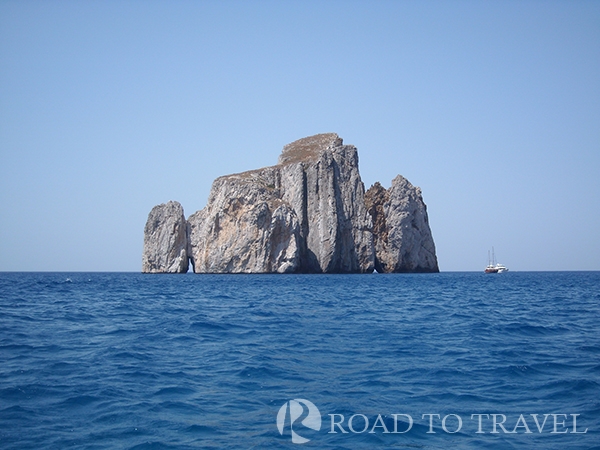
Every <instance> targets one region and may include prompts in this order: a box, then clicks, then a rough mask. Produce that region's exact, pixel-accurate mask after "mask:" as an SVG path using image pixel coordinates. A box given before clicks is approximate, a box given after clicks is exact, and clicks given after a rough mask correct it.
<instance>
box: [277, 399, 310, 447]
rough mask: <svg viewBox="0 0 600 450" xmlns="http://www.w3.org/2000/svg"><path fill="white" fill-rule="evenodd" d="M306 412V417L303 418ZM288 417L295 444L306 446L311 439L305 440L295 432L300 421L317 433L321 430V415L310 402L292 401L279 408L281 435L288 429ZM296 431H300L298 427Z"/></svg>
mask: <svg viewBox="0 0 600 450" xmlns="http://www.w3.org/2000/svg"><path fill="white" fill-rule="evenodd" d="M288 412H289V414H288ZM305 412H306V416H305V417H303V415H304V413H305ZM288 415H289V418H290V422H289V424H290V431H291V434H292V442H293V443H294V444H304V443H306V442H308V441H310V439H307V438H304V437H302V436H300V435H299V434H298V433H297V432H296V431H294V424H295V423H296V422H297V421H300V423H301V424H302V425H304V426H305V427H307V428H311V429H313V430H315V431H319V430H320V429H321V413H320V412H319V408H317V407H316V406H315V405H314V403H312V402H310V401H308V400H304V399H302V398H296V399H294V400H290V401H289V402H285V403H284V404H283V406H282V407H281V408H279V412H278V413H277V429H278V430H279V434H281V435H283V431H284V430H285V428H286V424H287V417H288ZM300 419H302V420H300ZM296 429H298V427H296Z"/></svg>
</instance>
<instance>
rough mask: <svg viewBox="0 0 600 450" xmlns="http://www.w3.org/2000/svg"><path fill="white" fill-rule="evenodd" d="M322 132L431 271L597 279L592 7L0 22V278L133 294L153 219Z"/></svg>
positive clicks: (597, 5)
mask: <svg viewBox="0 0 600 450" xmlns="http://www.w3.org/2000/svg"><path fill="white" fill-rule="evenodd" d="M325 132H335V133H338V134H339V135H340V137H342V138H343V139H344V143H345V144H352V145H355V146H356V147H357V148H358V153H359V158H360V172H361V176H362V179H363V182H364V184H365V188H369V186H371V185H372V184H373V183H374V182H376V181H379V182H381V183H382V185H383V186H385V187H389V186H390V184H391V180H392V179H393V178H394V177H395V176H396V175H397V174H402V175H403V176H405V177H406V178H407V179H408V180H410V181H411V182H412V184H414V185H416V186H420V187H421V189H422V192H423V199H424V201H425V203H426V204H427V208H428V214H429V222H430V225H431V229H432V233H433V237H434V240H435V244H436V249H437V256H438V261H439V265H440V270H442V271H482V270H483V268H484V266H485V265H486V264H487V262H488V251H489V250H490V249H491V248H492V246H493V247H494V248H495V252H496V257H497V259H498V260H499V261H500V262H501V263H503V264H505V265H506V266H508V267H509V268H510V269H511V271H537V270H600V207H599V206H600V181H599V180H600V178H599V177H600V2H597V1H566V0H565V1H552V0H549V1H528V0H523V1H511V0H508V1H485V0H483V1H427V0H425V1H418V2H417V1H399V0H398V1H391V0H389V1H381V0H368V1H352V0H345V1H334V0H329V1H328V0H321V1H311V0H304V1H299V0H298V1H294V0H276V1H267V0H254V1H234V0H223V1H208V0H207V1H185V0H176V1H152V0H150V1H133V0H124V1H110V0H105V1H94V0H91V1H86V2H78V1H41V0H40V1H10V0H3V1H0V205H1V209H0V271H134V272H138V271H140V270H141V255H142V248H143V229H144V225H145V222H146V219H147V217H148V213H149V212H150V210H151V209H152V207H153V206H155V205H157V204H160V203H164V202H167V201H169V200H177V201H179V202H180V203H181V204H182V205H183V207H184V209H185V213H186V215H190V214H192V213H194V212H195V211H197V210H199V209H201V208H203V207H204V205H205V203H206V200H207V198H208V194H209V192H210V187H211V184H212V181H213V180H214V179H215V178H217V177H218V176H221V175H226V174H230V173H236V172H242V171H245V170H250V169H255V168H259V167H264V166H269V165H273V164H275V163H276V162H277V158H278V156H279V153H280V152H281V149H282V147H283V146H284V145H285V144H287V143H289V142H292V141H295V140H296V139H299V138H302V137H305V136H310V135H313V134H317V133H325Z"/></svg>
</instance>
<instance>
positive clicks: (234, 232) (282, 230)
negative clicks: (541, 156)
mask: <svg viewBox="0 0 600 450" xmlns="http://www.w3.org/2000/svg"><path fill="white" fill-rule="evenodd" d="M186 225H187V226H186ZM188 258H189V260H190V261H191V262H192V265H193V267H194V271H195V272H196V273H271V272H273V273H274V272H276V273H292V272H293V273H298V272H306V273H370V272H372V271H373V269H374V268H377V270H378V271H380V272H434V271H438V269H437V260H436V257H435V247H434V244H433V239H432V237H431V231H430V230H429V224H428V222H427V211H426V207H425V204H424V203H423V200H422V198H421V191H420V189H419V188H415V187H413V186H412V185H411V184H410V183H409V182H408V181H406V180H405V179H404V178H402V177H400V176H398V177H397V178H396V179H395V180H394V182H393V184H392V187H391V188H390V189H388V190H386V189H384V188H383V187H381V185H379V183H377V184H376V185H375V186H374V187H373V188H371V189H370V190H369V192H368V193H367V194H366V195H365V189H364V185H363V183H362V181H361V179H360V174H359V171H358V153H357V150H356V148H355V147H354V146H352V145H344V144H343V141H342V139H341V138H340V137H339V136H338V135H337V134H334V133H329V134H319V135H316V136H310V137H307V138H304V139H300V140H298V141H295V142H292V143H291V144H288V145H286V146H285V147H284V148H283V152H282V154H281V156H280V157H279V162H278V164H277V165H275V166H272V167H266V168H263V169H258V170H252V171H248V172H243V173H239V174H234V175H227V176H223V177H220V178H217V179H216V180H215V181H214V183H213V185H212V189H211V193H210V196H209V199H208V202H207V205H206V207H205V208H204V209H202V210H201V211H198V212H196V213H194V214H192V215H191V216H190V217H189V218H188V221H187V224H186V222H185V219H184V218H183V209H182V208H181V205H179V204H178V203H175V202H169V203H168V204H167V205H159V206H157V207H155V208H154V209H153V210H152V212H151V213H150V215H149V216H148V223H147V224H146V229H145V235H144V255H143V263H142V271H143V272H185V271H187V269H188V265H187V261H188Z"/></svg>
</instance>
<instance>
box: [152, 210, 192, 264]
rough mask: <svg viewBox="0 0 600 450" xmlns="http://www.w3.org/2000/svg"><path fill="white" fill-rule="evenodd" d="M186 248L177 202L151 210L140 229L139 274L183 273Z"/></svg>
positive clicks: (186, 241)
mask: <svg viewBox="0 0 600 450" xmlns="http://www.w3.org/2000/svg"><path fill="white" fill-rule="evenodd" d="M187 248H188V238H187V222H186V220H185V216H184V215H183V207H182V206H181V205H180V204H179V203H178V202H168V203H166V204H164V203H163V204H160V205H158V206H155V207H154V208H152V211H150V214H148V220H147V221H146V226H145V228H144V253H143V255H142V272H145V273H185V272H187V271H188V265H189V257H188V251H187Z"/></svg>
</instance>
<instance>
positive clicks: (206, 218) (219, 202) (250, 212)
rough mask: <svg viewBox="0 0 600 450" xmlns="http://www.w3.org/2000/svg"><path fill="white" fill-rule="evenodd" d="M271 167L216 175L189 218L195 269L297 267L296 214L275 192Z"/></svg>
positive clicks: (232, 270)
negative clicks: (201, 203) (198, 208)
mask: <svg viewBox="0 0 600 450" xmlns="http://www.w3.org/2000/svg"><path fill="white" fill-rule="evenodd" d="M278 184H279V183H278V173H277V171H276V170H274V169H272V168H266V169H262V170H257V171H252V172H245V173H241V174H236V175H229V176H225V177H220V178H217V179H216V180H215V181H214V183H213V186H212V189H211V193H210V196H209V198H208V203H207V205H206V207H205V208H204V209H202V210H201V211H198V212H197V213H195V214H193V215H192V216H190V218H189V220H188V222H189V225H190V255H191V258H192V264H193V266H194V271H195V272H196V273H269V272H278V273H288V272H294V271H296V270H297V269H298V267H299V265H300V255H299V240H300V226H299V223H298V218H297V216H296V213H295V212H294V210H293V209H292V208H291V206H290V205H289V204H287V203H286V202H284V201H282V200H281V199H280V198H279V195H278V189H277V188H276V186H277V185H278Z"/></svg>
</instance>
